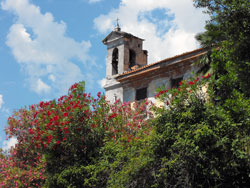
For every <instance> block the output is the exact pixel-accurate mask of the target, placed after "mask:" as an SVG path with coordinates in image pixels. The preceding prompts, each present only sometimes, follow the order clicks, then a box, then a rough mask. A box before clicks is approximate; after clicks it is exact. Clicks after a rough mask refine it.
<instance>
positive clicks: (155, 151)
mask: <svg viewBox="0 0 250 188" xmlns="http://www.w3.org/2000/svg"><path fill="white" fill-rule="evenodd" d="M194 4H195V6H197V7H198V8H199V7H204V8H206V9H207V13H208V14H210V16H211V20H210V21H209V22H208V23H207V25H206V31H205V32H204V33H201V34H199V35H198V36H197V39H198V40H199V41H200V42H201V44H202V45H203V46H205V47H208V48H209V49H211V51H210V52H209V53H208V55H207V56H206V57H204V58H202V59H201V60H200V62H199V63H200V64H201V66H203V67H202V70H203V71H205V72H203V73H204V76H201V75H198V76H197V77H195V78H193V79H190V80H187V81H183V82H181V83H180V84H179V85H180V86H179V87H178V88H173V89H170V90H162V91H160V92H159V93H158V94H157V95H156V98H159V99H160V100H162V101H163V104H164V106H162V107H161V108H157V107H155V106H154V105H153V104H150V103H149V102H148V101H145V102H144V103H140V104H137V103H134V105H131V104H129V103H124V104H122V103H120V102H119V101H117V102H116V103H115V104H113V105H110V104H108V103H107V102H106V101H105V98H104V96H102V95H101V94H100V93H98V94H97V98H93V97H91V96H90V94H86V93H84V83H79V84H75V85H73V86H72V87H71V88H70V90H69V93H68V95H66V96H63V97H61V98H59V99H58V100H53V101H49V102H41V103H40V104H37V105H31V106H30V107H29V108H25V109H20V110H19V111H17V112H14V113H13V116H12V117H10V118H9V120H8V128H7V129H6V132H7V134H8V135H9V136H10V137H12V136H15V137H17V139H18V144H17V145H16V147H15V148H13V149H12V150H11V151H10V154H9V155H6V154H1V155H0V171H1V173H0V186H1V187H7V188H9V187H53V188H54V187H58V188H63V187H75V188H78V187H114V188H116V187H130V188H132V187H143V188H144V187H249V186H250V87H249V81H250V79H249V77H250V52H249V49H250V2H249V0H220V1H217V0H195V1H194ZM151 112H153V116H152V114H151Z"/></svg>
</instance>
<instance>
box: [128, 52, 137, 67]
mask: <svg viewBox="0 0 250 188" xmlns="http://www.w3.org/2000/svg"><path fill="white" fill-rule="evenodd" d="M135 60H136V54H135V52H134V50H129V68H131V67H133V66H135Z"/></svg>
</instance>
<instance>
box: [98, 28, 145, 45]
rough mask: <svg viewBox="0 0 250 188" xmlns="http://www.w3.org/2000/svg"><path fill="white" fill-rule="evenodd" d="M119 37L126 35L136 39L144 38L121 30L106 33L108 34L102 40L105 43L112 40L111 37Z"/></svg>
mask: <svg viewBox="0 0 250 188" xmlns="http://www.w3.org/2000/svg"><path fill="white" fill-rule="evenodd" d="M119 37H127V38H137V39H140V40H144V39H141V38H139V37H136V36H134V35H132V34H130V33H126V32H123V31H112V32H111V33H109V34H108V36H106V37H105V39H103V40H102V42H103V43H104V44H106V43H107V42H108V41H110V40H112V39H115V38H119Z"/></svg>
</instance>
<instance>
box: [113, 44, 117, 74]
mask: <svg viewBox="0 0 250 188" xmlns="http://www.w3.org/2000/svg"><path fill="white" fill-rule="evenodd" d="M115 74H118V49H117V48H115V49H114V51H113V54H112V75H115Z"/></svg>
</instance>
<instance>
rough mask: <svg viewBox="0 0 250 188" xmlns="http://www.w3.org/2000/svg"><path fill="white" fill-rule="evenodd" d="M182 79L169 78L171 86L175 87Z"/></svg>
mask: <svg viewBox="0 0 250 188" xmlns="http://www.w3.org/2000/svg"><path fill="white" fill-rule="evenodd" d="M182 80H183V77H179V78H175V79H172V80H171V87H172V88H173V87H176V88H178V87H179V86H180V85H179V83H180V82H181V81H182Z"/></svg>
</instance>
